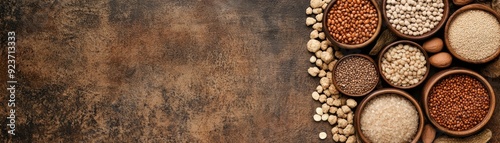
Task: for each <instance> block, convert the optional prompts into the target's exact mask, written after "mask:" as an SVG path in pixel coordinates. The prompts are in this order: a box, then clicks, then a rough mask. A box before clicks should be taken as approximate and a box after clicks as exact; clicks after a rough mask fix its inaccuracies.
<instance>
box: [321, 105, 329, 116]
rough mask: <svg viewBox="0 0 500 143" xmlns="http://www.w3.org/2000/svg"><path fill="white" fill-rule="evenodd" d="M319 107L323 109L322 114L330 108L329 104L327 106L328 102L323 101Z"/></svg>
mask: <svg viewBox="0 0 500 143" xmlns="http://www.w3.org/2000/svg"><path fill="white" fill-rule="evenodd" d="M321 109H322V110H323V114H324V113H328V110H330V106H328V104H326V103H323V105H321Z"/></svg>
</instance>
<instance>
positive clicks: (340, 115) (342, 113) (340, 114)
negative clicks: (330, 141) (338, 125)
mask: <svg viewBox="0 0 500 143" xmlns="http://www.w3.org/2000/svg"><path fill="white" fill-rule="evenodd" d="M344 115H345V113H344V110H341V109H339V110H337V116H338V117H340V118H342V117H344ZM345 123H346V124H347V120H346V122H345Z"/></svg>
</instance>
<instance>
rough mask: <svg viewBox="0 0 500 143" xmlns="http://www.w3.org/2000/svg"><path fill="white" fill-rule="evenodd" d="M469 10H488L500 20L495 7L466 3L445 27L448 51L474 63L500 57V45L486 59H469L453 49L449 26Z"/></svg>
mask: <svg viewBox="0 0 500 143" xmlns="http://www.w3.org/2000/svg"><path fill="white" fill-rule="evenodd" d="M469 10H482V11H484V12H487V13H489V14H491V15H493V16H494V17H496V18H497V21H498V22H500V13H497V12H495V11H494V10H493V9H491V8H489V7H487V6H484V5H482V4H470V5H466V6H464V7H462V8H460V9H458V10H457V11H455V12H454V13H453V14H452V15H451V16H450V19H449V20H448V21H447V22H446V26H445V29H444V42H445V44H446V48H447V49H448V51H450V53H451V54H452V55H453V57H455V58H457V59H459V60H461V61H464V62H468V63H472V64H482V63H487V62H489V61H491V60H493V59H495V58H496V57H498V55H500V47H498V48H497V51H496V52H495V53H493V54H492V55H490V56H489V57H486V58H485V59H481V60H469V59H466V58H464V57H462V56H461V55H459V54H458V53H456V52H455V49H453V48H452V47H451V44H450V40H449V36H448V32H449V31H450V30H449V28H450V26H451V23H452V22H453V21H454V20H455V18H456V17H458V16H459V15H460V14H462V13H464V12H466V11H469Z"/></svg>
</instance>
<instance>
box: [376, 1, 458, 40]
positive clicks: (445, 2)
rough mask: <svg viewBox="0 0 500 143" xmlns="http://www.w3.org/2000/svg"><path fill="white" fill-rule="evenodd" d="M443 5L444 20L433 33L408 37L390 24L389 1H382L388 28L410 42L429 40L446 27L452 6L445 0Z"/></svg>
mask: <svg viewBox="0 0 500 143" xmlns="http://www.w3.org/2000/svg"><path fill="white" fill-rule="evenodd" d="M443 3H444V7H443V8H444V9H443V18H442V19H441V21H439V23H438V24H437V25H436V26H435V27H434V29H432V30H431V31H429V32H427V33H424V34H422V35H419V36H411V35H406V34H404V33H401V32H399V31H398V30H396V27H392V24H391V23H389V18H388V17H387V13H386V6H387V0H383V1H382V14H383V18H384V21H385V23H386V24H387V28H388V29H389V30H391V31H392V33H394V34H396V35H397V36H398V37H401V38H403V39H409V40H422V39H426V38H429V37H430V36H432V35H434V34H436V32H437V31H439V29H441V28H442V27H443V25H445V23H446V21H447V20H446V19H447V18H448V15H449V13H450V4H449V2H448V0H443Z"/></svg>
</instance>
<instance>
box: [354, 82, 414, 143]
mask: <svg viewBox="0 0 500 143" xmlns="http://www.w3.org/2000/svg"><path fill="white" fill-rule="evenodd" d="M384 94H396V95H400V96H401V97H404V98H406V99H408V100H409V101H410V102H411V103H412V104H413V106H415V109H416V110H417V112H418V129H417V133H416V134H415V137H414V138H413V140H412V141H411V142H412V143H416V142H417V141H418V140H419V139H420V136H421V135H422V131H423V130H424V114H423V112H422V108H420V105H419V104H418V102H417V100H415V99H414V98H413V97H412V96H411V95H410V94H408V93H406V92H404V91H402V90H399V89H394V88H386V89H381V90H377V91H374V92H373V93H371V94H370V95H368V96H366V97H365V99H363V100H362V101H361V102H360V104H359V106H358V107H357V109H356V113H355V115H354V126H355V128H356V133H358V135H359V137H360V139H361V140H362V141H363V142H364V143H369V142H370V140H369V139H368V138H367V137H366V136H365V135H364V134H363V131H362V130H361V121H360V119H361V112H363V110H364V108H365V106H366V104H367V103H368V102H369V101H370V100H372V99H374V98H376V97H377V96H379V95H384Z"/></svg>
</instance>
